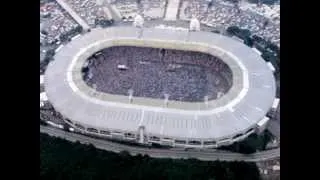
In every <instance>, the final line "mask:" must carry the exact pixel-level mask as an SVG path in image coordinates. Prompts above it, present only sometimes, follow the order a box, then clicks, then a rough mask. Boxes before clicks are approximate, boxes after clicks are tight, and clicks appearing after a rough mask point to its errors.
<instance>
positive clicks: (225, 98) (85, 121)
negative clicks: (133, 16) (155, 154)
mask: <svg viewBox="0 0 320 180" xmlns="http://www.w3.org/2000/svg"><path fill="white" fill-rule="evenodd" d="M112 49H113V50H115V51H112V52H110V51H111V50H112ZM159 49H165V50H164V52H165V54H166V56H164V58H162V60H163V61H164V62H163V63H164V64H161V58H160V59H159V56H160V57H161V54H162V53H161V52H162V51H161V50H159ZM126 51H127V52H126ZM186 51H190V52H186ZM97 52H98V53H97ZM146 52H149V53H147V54H145V53H146ZM159 52H160V53H159ZM135 53H137V54H135ZM139 53H142V54H143V56H141V55H139ZM95 54H96V55H95ZM127 55H131V57H133V58H131V60H130V61H128V58H126V56H127ZM182 56H183V57H185V58H179V57H182ZM198 56H200V57H201V58H196V59H197V61H198V62H196V61H194V60H193V59H194V57H198ZM129 57H130V56H129ZM135 57H143V58H146V59H143V58H142V59H140V60H138V59H136V58H135ZM166 57H167V58H166ZM188 58H189V59H188ZM179 59H180V60H179ZM151 60H152V61H151ZM90 61H91V62H90ZM116 61H118V62H116ZM153 61H157V62H153ZM158 61H159V62H158ZM166 61H168V62H166ZM169 62H170V63H169ZM212 62H216V63H215V64H214V65H212V66H210V63H212ZM218 62H219V63H218ZM95 63H98V64H96V65H94V64H95ZM99 63H100V64H99ZM170 64H171V65H170ZM216 64H218V65H219V66H221V68H217V69H215V68H216V67H218V66H217V65H216ZM108 65H109V66H108ZM118 65H124V66H125V67H127V69H126V70H123V71H122V74H121V75H120V71H119V69H118V68H117V66H118ZM143 65H144V66H149V65H152V67H149V68H139V67H140V66H143ZM179 65H180V66H179ZM168 67H169V69H170V68H173V69H174V72H175V75H172V76H168V77H166V75H162V76H159V77H157V76H155V77H151V75H152V76H153V75H154V74H155V73H154V72H159V73H165V72H166V71H164V70H161V68H164V69H166V68H168ZM179 67H180V68H181V67H182V68H184V69H183V71H181V73H177V72H176V71H177V70H176V68H179ZM99 68H100V69H99ZM104 68H105V71H103V72H102V70H103V69H104ZM197 68H198V69H197ZM209 69H210V70H209ZM189 71H190V72H193V73H192V74H190V77H189V75H187V74H188V73H186V72H189ZM201 72H202V73H201ZM103 73H106V74H103ZM115 73H118V76H117V77H111V76H112V75H117V74H115ZM139 73H140V74H139ZM150 73H151V75H148V74H150ZM152 73H154V74H152ZM167 73H169V72H167ZM90 74H91V75H90ZM141 74H144V76H146V77H142V76H141ZM105 75H108V77H106V76H105ZM208 75H211V76H212V77H211V79H210V78H208V77H207V76H208ZM99 76H100V77H99ZM121 76H123V77H121ZM148 76H149V78H148ZM185 76H188V78H185V79H187V81H186V82H183V81H182V80H181V78H184V77H185ZM204 76H206V77H204ZM162 77H165V78H164V79H165V82H170V81H171V80H172V81H173V82H174V83H171V84H170V83H169V84H168V83H167V84H166V83H157V82H161V80H162ZM170 77H173V78H172V79H171V78H170ZM103 78H104V79H103ZM117 78H119V79H117ZM139 78H140V79H139ZM159 78H160V79H159ZM189 78H191V79H192V78H194V79H192V82H193V83H194V84H192V83H190V82H188V79H189ZM110 79H111V80H110ZM157 79H158V81H156V83H155V85H153V82H154V81H155V80H157ZM204 79H205V80H206V81H205V82H201V81H202V80H204ZM212 79H213V80H212ZM122 81H123V82H122ZM148 81H150V82H148ZM179 81H180V82H179ZM216 81H220V82H219V83H216V84H215V83H214V82H216ZM103 82H105V84H104V83H103ZM135 82H140V84H139V83H135ZM212 82H213V84H212ZM117 83H120V85H118V84H117ZM121 83H123V84H121ZM177 83H181V84H182V85H181V86H179V85H178V84H177ZM136 84H138V85H136ZM188 85H190V86H192V88H191V91H190V88H189V87H188ZM158 86H159V87H163V88H159V87H158ZM197 86H199V88H197ZM45 87H46V94H47V97H48V99H49V101H50V102H51V103H52V105H53V106H54V108H55V109H56V110H57V111H58V112H60V113H61V114H62V115H63V116H64V118H65V121H66V123H68V124H69V125H71V126H72V127H74V128H75V129H76V130H78V131H80V132H82V133H86V134H90V135H96V136H101V137H107V138H115V139H122V140H128V141H134V142H138V143H143V144H151V143H156V144H161V145H169V146H173V147H185V148H190V147H192V148H216V147H218V146H222V145H228V144H231V143H233V142H236V141H240V140H242V139H244V138H246V137H247V136H248V135H250V134H251V133H254V132H259V131H261V130H262V129H264V128H265V124H266V123H267V121H268V120H267V119H266V118H265V115H266V114H267V112H268V111H269V110H270V108H271V107H272V104H273V101H274V98H275V91H276V87H275V80H274V77H273V74H272V71H271V70H270V69H269V68H268V66H267V64H266V63H265V61H264V60H263V59H262V58H261V57H260V56H259V55H258V54H257V53H256V52H254V51H253V50H252V49H251V48H249V47H247V46H245V45H243V44H242V43H240V42H238V41H236V40H233V39H231V38H228V37H225V36H222V35H220V34H214V33H209V32H201V31H200V32H188V31H185V32H181V31H179V32H176V31H174V30H164V29H153V28H142V29H141V28H135V27H112V28H107V29H94V30H92V31H91V32H88V33H86V34H85V35H82V36H80V37H78V38H77V39H74V40H72V41H71V42H70V43H68V44H67V45H65V46H64V47H63V48H61V49H60V50H59V52H57V54H56V55H55V61H52V62H51V63H50V64H49V66H48V68H47V71H46V74H45ZM164 87H166V88H164ZM171 87H176V88H178V87H183V88H181V89H178V90H176V91H174V89H175V88H173V89H170V88H171ZM184 87H186V88H189V89H186V88H184ZM203 88H205V89H204V90H203ZM211 88H212V89H211ZM219 88H220V89H221V90H220V91H221V92H220V93H217V92H216V89H219ZM153 89H154V90H153ZM193 91H194V92H195V93H194V94H193V93H192V92H193ZM211 91H214V92H216V94H214V93H212V92H211ZM218 94H219V95H218Z"/></svg>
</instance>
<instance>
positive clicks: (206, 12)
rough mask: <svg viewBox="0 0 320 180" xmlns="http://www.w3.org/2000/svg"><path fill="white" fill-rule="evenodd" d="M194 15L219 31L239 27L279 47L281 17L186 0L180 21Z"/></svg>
mask: <svg viewBox="0 0 320 180" xmlns="http://www.w3.org/2000/svg"><path fill="white" fill-rule="evenodd" d="M240 6H241V4H240ZM193 15H195V16H196V17H197V18H198V19H199V20H200V22H201V23H203V24H207V25H209V26H213V27H215V28H218V29H225V28H226V27H229V26H238V27H240V28H243V29H249V30H250V31H251V32H252V33H253V34H256V35H258V36H262V37H263V38H264V39H267V40H270V41H271V42H273V43H275V44H277V45H279V44H280V42H279V39H280V25H279V22H280V20H279V19H280V16H279V15H278V16H275V17H273V18H270V17H265V16H263V15H261V14H259V13H257V12H253V11H251V10H250V9H246V8H244V7H235V5H228V4H225V3H221V2H219V1H213V4H212V5H211V6H208V1H206V0H200V1H190V0H184V1H183V5H182V7H181V9H180V19H185V20H188V19H191V17H192V16H193Z"/></svg>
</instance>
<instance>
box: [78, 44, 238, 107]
mask: <svg viewBox="0 0 320 180" xmlns="http://www.w3.org/2000/svg"><path fill="white" fill-rule="evenodd" d="M119 66H120V67H126V68H119ZM221 72H224V73H221ZM83 75H84V79H85V81H86V82H87V83H88V84H89V85H90V86H91V87H93V88H95V89H96V90H97V91H100V92H105V93H110V94H121V95H130V91H132V92H133V94H132V95H133V96H136V97H151V98H160V99H164V98H165V94H168V95H169V100H177V101H189V102H196V101H197V102H199V101H204V99H205V97H207V98H208V100H212V99H216V98H217V96H218V94H219V93H226V92H227V91H228V90H229V89H230V87H231V85H232V84H230V82H232V81H231V80H230V79H232V72H231V70H230V68H229V67H228V66H227V65H226V64H225V63H224V62H222V61H221V60H220V59H218V58H216V57H213V56H211V55H209V54H204V53H199V52H190V51H180V50H168V49H156V48H142V47H129V46H121V47H111V48H107V49H104V50H102V51H100V52H98V53H96V54H95V55H93V56H92V57H91V58H89V59H88V63H87V65H86V66H85V67H84V68H83ZM227 78H230V79H227Z"/></svg>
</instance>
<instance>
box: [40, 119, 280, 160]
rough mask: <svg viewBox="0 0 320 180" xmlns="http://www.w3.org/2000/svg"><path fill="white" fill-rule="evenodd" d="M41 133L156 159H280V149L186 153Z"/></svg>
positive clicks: (53, 130) (58, 132)
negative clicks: (246, 153) (243, 152)
mask: <svg viewBox="0 0 320 180" xmlns="http://www.w3.org/2000/svg"><path fill="white" fill-rule="evenodd" d="M40 132H41V133H46V134H49V135H50V136H55V137H60V138H63V139H66V140H69V141H72V142H75V141H79V142H80V143H82V144H92V145H94V146H95V147H96V148H99V149H103V150H107V151H113V152H120V151H123V150H126V151H128V152H130V154H131V155H137V154H147V155H149V156H150V157H154V158H175V159H176V158H182V159H187V158H196V159H199V160H205V161H214V160H221V161H251V162H257V161H263V160H267V159H274V158H277V157H280V148H278V149H272V150H267V151H262V152H257V153H254V154H250V155H244V154H239V153H230V152H223V151H214V150H211V151H210V150H207V151H197V150H194V151H184V150H181V149H170V150H168V149H156V148H152V149H149V148H142V147H136V146H128V145H124V144H119V143H115V142H110V141H106V140H100V139H95V138H91V137H88V136H84V135H81V134H75V133H70V132H66V131H63V130H60V129H56V128H52V127H48V126H42V125H40Z"/></svg>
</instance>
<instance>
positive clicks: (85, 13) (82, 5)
mask: <svg viewBox="0 0 320 180" xmlns="http://www.w3.org/2000/svg"><path fill="white" fill-rule="evenodd" d="M65 2H66V3H68V4H69V5H70V7H71V8H72V9H73V10H74V11H75V12H76V13H77V14H78V15H79V16H80V17H81V18H82V19H83V20H84V21H85V22H86V23H87V24H88V25H89V26H91V27H95V19H101V18H102V17H104V16H105V14H104V12H103V10H102V9H101V8H100V7H99V5H97V3H96V0H65Z"/></svg>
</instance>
